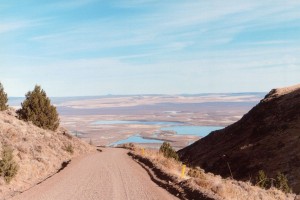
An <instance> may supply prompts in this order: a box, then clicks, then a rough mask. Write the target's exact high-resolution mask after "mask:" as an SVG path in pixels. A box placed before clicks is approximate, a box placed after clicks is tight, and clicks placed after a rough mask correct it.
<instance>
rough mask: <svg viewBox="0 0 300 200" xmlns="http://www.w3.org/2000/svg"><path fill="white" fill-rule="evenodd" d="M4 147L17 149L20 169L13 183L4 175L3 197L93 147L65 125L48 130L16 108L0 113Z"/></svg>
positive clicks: (1, 183)
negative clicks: (22, 117) (25, 118)
mask: <svg viewBox="0 0 300 200" xmlns="http://www.w3.org/2000/svg"><path fill="white" fill-rule="evenodd" d="M4 146H10V147H11V148H12V149H13V157H14V160H15V162H16V163H17V164H18V165H19V170H18V173H17V174H16V176H15V177H14V178H13V179H12V180H11V182H10V184H7V183H6V182H5V180H4V178H3V177H0V200H1V199H2V198H5V197H6V196H8V195H11V194H13V193H14V192H18V191H23V190H26V189H28V188H29V187H31V186H32V185H34V184H36V183H38V182H39V181H42V180H43V179H45V178H46V177H47V176H49V175H51V174H53V173H55V172H56V171H57V170H58V169H59V168H60V167H61V163H62V162H64V161H66V160H70V159H71V158H72V157H74V156H78V155H80V154H83V153H86V152H89V151H91V150H93V148H92V147H91V146H90V145H89V144H87V143H84V142H82V141H81V140H80V139H78V138H75V137H73V136H71V135H70V134H69V133H68V131H67V130H65V129H63V128H59V129H58V130H57V131H55V132H53V131H46V130H43V129H41V128H38V127H36V126H34V125H33V124H32V123H30V122H24V121H21V120H18V119H17V118H16V115H15V111H14V110H13V109H9V110H8V111H3V112H0V150H2V148H3V147H4ZM68 146H70V147H72V149H71V148H70V147H69V149H68V151H66V150H65V149H66V147H68ZM71 150H73V154H71ZM0 157H1V156H0ZM0 160H1V158H0Z"/></svg>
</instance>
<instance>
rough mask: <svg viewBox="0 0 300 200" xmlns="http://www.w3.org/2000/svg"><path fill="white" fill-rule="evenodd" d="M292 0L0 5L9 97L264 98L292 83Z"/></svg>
mask: <svg viewBox="0 0 300 200" xmlns="http://www.w3.org/2000/svg"><path fill="white" fill-rule="evenodd" d="M299 10H300V1H299V0H289V1H284V0H280V1H278V0H264V1H261V0H248V1H247V0H228V1H223V0H185V1H179V0H172V1H167V0H165V1H161V0H131V1H129V0H128V1H127V0H119V1H117V0H115V1H114V0H110V1H105V0H68V1H67V0H43V1H38V0H26V1H19V0H10V1H3V0H2V1H0V19H1V23H0V44H1V47H0V80H1V82H2V83H3V85H4V87H5V89H6V91H7V93H8V95H9V96H23V95H24V94H25V93H26V92H27V91H28V90H32V89H33V87H34V85H35V84H40V85H41V86H42V88H44V89H45V90H46V92H47V94H48V95H49V96H84V95H105V94H180V93H191V94H192V93H207V92H211V93H215V92H255V91H257V92H261V91H263V92H265V91H269V90H270V89H272V88H275V87H282V86H288V85H293V84H297V83H299V82H300V81H299V80H300V12H299Z"/></svg>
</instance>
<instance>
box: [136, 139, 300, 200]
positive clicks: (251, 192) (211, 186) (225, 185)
mask: <svg viewBox="0 0 300 200" xmlns="http://www.w3.org/2000/svg"><path fill="white" fill-rule="evenodd" d="M170 147H171V146H170V145H168V144H164V145H162V147H161V149H169V148H170ZM131 149H133V150H132V151H131V154H132V155H133V156H134V158H135V160H138V161H139V162H141V163H143V165H145V164H146V165H147V163H148V167H149V170H150V169H152V170H153V171H152V172H153V173H158V174H157V177H160V178H162V179H163V180H162V183H164V181H167V182H168V184H167V186H166V187H167V188H169V187H171V185H173V186H172V187H173V188H179V190H178V192H179V193H180V191H181V192H182V191H191V193H192V194H195V195H196V196H197V195H199V196H203V195H204V196H207V197H208V199H223V200H232V199H248V200H273V199H278V200H294V199H295V196H296V195H295V194H290V193H289V194H286V193H284V192H282V191H284V190H282V191H280V190H278V189H277V188H279V187H277V188H275V187H270V188H267V189H263V188H261V187H257V186H254V185H252V184H251V183H250V182H243V181H237V180H234V179H223V178H222V177H221V176H218V175H214V174H212V173H206V172H205V171H204V170H203V169H201V168H199V167H196V168H190V167H186V171H185V172H186V173H185V175H184V176H182V169H183V164H182V163H181V162H180V161H176V160H174V159H173V158H170V157H166V156H165V155H163V151H157V150H150V149H144V148H140V147H139V146H135V145H134V146H132V147H131ZM142 149H144V151H142ZM149 163H151V164H149ZM160 173H163V174H160ZM157 177H156V179H157ZM264 177H265V174H264V172H263V171H262V172H261V180H265V178H264ZM158 179H159V178H158ZM169 179H170V180H169ZM277 179H278V180H279V179H284V178H283V177H282V176H280V178H277ZM280 182H281V183H284V181H280ZM274 184H277V181H274ZM281 186H282V188H284V184H281ZM177 195H179V194H177ZM183 195H187V193H184V194H183ZM182 199H188V198H185V197H184V196H183V198H182ZM191 199H197V198H194V197H193V198H191Z"/></svg>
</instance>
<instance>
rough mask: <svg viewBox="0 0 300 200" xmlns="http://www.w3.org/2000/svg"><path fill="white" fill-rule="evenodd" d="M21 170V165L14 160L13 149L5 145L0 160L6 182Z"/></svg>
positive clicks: (0, 173)
mask: <svg viewBox="0 0 300 200" xmlns="http://www.w3.org/2000/svg"><path fill="white" fill-rule="evenodd" d="M18 170H19V165H18V164H17V163H16V162H15V161H14V160H13V149H12V148H10V147H8V146H3V148H2V152H1V160H0V175H1V176H2V177H3V178H4V180H5V182H6V183H10V181H11V180H12V179H13V178H14V177H15V176H16V174H17V173H18Z"/></svg>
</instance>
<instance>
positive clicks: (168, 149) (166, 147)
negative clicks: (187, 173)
mask: <svg viewBox="0 0 300 200" xmlns="http://www.w3.org/2000/svg"><path fill="white" fill-rule="evenodd" d="M159 152H160V153H162V154H163V155H164V156H165V157H166V158H174V159H175V160H179V156H178V154H177V152H176V151H175V150H174V149H173V148H172V146H171V145H170V143H168V142H164V143H163V144H162V145H161V147H160V148H159Z"/></svg>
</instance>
